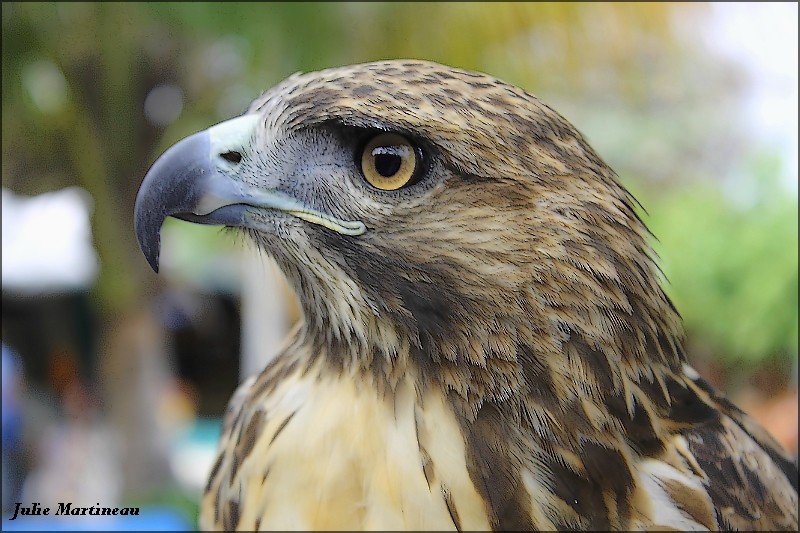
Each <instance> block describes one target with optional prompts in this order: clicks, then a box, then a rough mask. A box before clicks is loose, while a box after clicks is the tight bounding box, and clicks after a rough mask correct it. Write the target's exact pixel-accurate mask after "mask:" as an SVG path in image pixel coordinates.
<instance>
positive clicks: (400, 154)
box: [361, 132, 422, 191]
mask: <svg viewBox="0 0 800 533" xmlns="http://www.w3.org/2000/svg"><path fill="white" fill-rule="evenodd" d="M421 168H422V161H421V157H420V151H419V149H418V148H417V147H416V146H414V145H413V144H412V143H411V141H409V140H408V139H407V138H406V137H404V136H402V135H400V134H397V133H388V132H381V133H378V134H377V135H375V136H374V137H372V138H371V139H370V140H369V141H367V143H366V144H365V145H364V148H363V149H362V150H361V173H362V174H363V175H364V179H366V180H367V182H368V183H369V184H370V185H372V186H373V187H375V188H376V189H380V190H383V191H396V190H397V189H400V188H402V187H407V186H409V185H413V184H414V183H416V182H417V181H419V174H420V169H421Z"/></svg>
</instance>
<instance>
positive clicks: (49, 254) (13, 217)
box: [2, 187, 98, 293]
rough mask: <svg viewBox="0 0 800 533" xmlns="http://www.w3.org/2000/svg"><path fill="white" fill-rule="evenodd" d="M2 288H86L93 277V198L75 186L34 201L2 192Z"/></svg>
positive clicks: (61, 289)
mask: <svg viewBox="0 0 800 533" xmlns="http://www.w3.org/2000/svg"><path fill="white" fill-rule="evenodd" d="M2 194H3V204H2V220H3V223H2V225H3V230H2V231H3V233H2V235H3V243H2V253H3V263H2V264H3V268H2V271H3V272H2V281H3V289H4V290H5V289H11V290H16V291H19V292H32V293H39V292H59V291H64V290H76V289H85V288H88V287H89V286H91V285H92V284H93V283H94V280H95V278H96V277H97V271H98V260H97V254H96V252H95V249H94V246H93V245H92V230H91V226H90V221H89V217H90V214H91V211H92V199H91V196H90V195H89V193H88V192H86V191H85V190H84V189H82V188H80V187H68V188H66V189H62V190H60V191H55V192H49V193H45V194H40V195H38V196H32V197H29V196H19V195H16V194H14V193H13V192H11V191H9V190H8V189H5V188H4V189H3V190H2Z"/></svg>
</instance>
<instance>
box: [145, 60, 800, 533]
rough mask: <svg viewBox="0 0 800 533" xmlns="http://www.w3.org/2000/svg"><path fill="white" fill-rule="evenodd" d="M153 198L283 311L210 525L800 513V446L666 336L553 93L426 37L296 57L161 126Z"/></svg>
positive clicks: (642, 249)
mask: <svg viewBox="0 0 800 533" xmlns="http://www.w3.org/2000/svg"><path fill="white" fill-rule="evenodd" d="M167 216H173V217H177V218H180V219H184V220H188V221H192V222H196V223H200V224H214V225H223V226H228V227H230V228H234V229H233V231H237V232H242V233H244V234H246V235H247V236H248V237H249V238H250V239H252V241H253V242H254V243H255V244H256V245H257V246H258V247H259V248H260V249H262V250H264V251H265V252H267V253H268V254H270V255H271V256H272V257H273V258H274V259H275V260H276V261H277V263H278V265H279V266H280V267H281V269H282V271H283V273H284V274H285V275H286V278H287V279H288V280H289V281H290V283H291V284H292V285H293V287H294V289H295V290H296V291H297V293H298V295H299V299H300V302H301V306H302V309H303V312H304V321H302V322H301V324H299V325H298V326H297V328H296V329H295V330H294V331H293V333H292V334H291V336H290V338H289V339H288V341H287V343H286V344H285V347H284V348H282V350H281V352H280V354H279V355H278V356H277V357H276V358H275V359H274V360H273V361H272V362H271V363H270V364H269V365H268V366H267V367H266V368H265V369H264V370H263V371H262V372H261V373H260V374H258V375H255V376H253V377H251V378H249V379H247V380H246V381H245V382H244V383H243V384H242V385H241V386H240V387H239V389H238V390H237V392H236V393H235V394H234V396H233V398H232V400H231V402H230V405H229V407H228V410H227V412H226V415H225V419H224V423H223V431H222V436H221V440H220V447H219V454H218V457H217V460H216V462H215V464H214V466H213V468H212V470H211V474H210V478H209V480H208V485H207V487H206V490H205V494H204V497H203V500H202V505H201V512H200V524H201V526H202V527H203V528H207V529H225V530H232V529H242V530H258V529H284V530H285V529H304V530H310V529H326V530H333V529H343V530H361V529H382V530H389V529H413V530H433V529H436V530H462V529H466V530H488V529H492V530H535V529H551V530H552V529H559V530H561V529H601V530H610V529H624V530H633V529H675V530H695V529H698V530H699V529H709V530H717V529H760V530H778V529H785V530H796V529H797V524H798V519H797V478H798V471H797V466H796V465H795V464H794V463H793V462H792V460H791V458H790V456H789V455H788V454H787V453H786V452H785V451H783V450H782V449H781V447H780V446H779V445H778V444H777V443H776V441H775V440H774V439H773V438H772V437H771V436H770V435H769V434H768V433H767V432H766V431H765V430H764V429H763V428H761V427H760V426H759V425H758V424H757V423H756V422H755V421H754V420H753V419H751V418H750V417H749V416H748V415H747V414H745V413H744V412H742V411H741V410H739V409H738V408H736V407H735V406H734V405H733V404H731V402H729V401H728V400H726V398H725V397H724V396H723V395H722V394H721V393H720V392H718V391H717V390H715V389H714V388H712V387H711V386H710V385H709V384H708V383H707V382H706V381H704V380H703V379H702V378H701V377H700V376H699V375H698V374H697V372H695V371H694V370H693V369H692V368H691V367H690V366H689V365H688V364H687V362H686V357H685V354H684V348H683V340H682V339H683V333H682V326H681V321H680V317H679V315H678V312H677V311H676V309H675V308H674V307H673V305H672V303H671V302H670V300H669V298H668V297H667V296H666V295H665V294H664V292H663V291H662V289H661V288H660V286H659V275H658V270H657V267H656V265H655V264H654V261H653V259H652V255H653V254H652V252H651V249H650V247H649V244H648V237H649V233H648V230H647V229H646V227H645V225H644V224H643V222H642V221H641V220H640V218H639V217H638V215H637V213H636V209H635V200H634V199H633V198H632V197H631V195H630V194H629V193H628V192H627V191H626V189H625V188H624V187H623V186H622V185H621V184H620V183H619V182H618V181H617V179H616V178H615V175H614V173H613V171H612V170H611V169H610V168H609V167H608V166H607V165H606V164H605V163H604V162H603V161H602V160H601V159H600V157H599V156H598V155H597V154H596V153H595V152H594V150H593V149H592V148H591V147H590V146H589V145H588V144H587V142H586V140H585V139H584V137H582V136H581V134H580V133H578V131H576V129H575V128H574V127H573V126H572V125H571V124H569V123H568V122H567V121H566V120H565V119H564V118H563V117H561V116H560V115H559V114H558V113H556V112H555V111H553V110H552V109H551V108H549V107H548V106H547V105H545V104H544V103H542V102H541V101H539V100H538V99H537V98H535V97H534V96H532V95H530V94H528V93H527V92H525V91H523V90H522V89H520V88H517V87H515V86H512V85H509V84H507V83H504V82H502V81H499V80H497V79H494V78H493V77H490V76H487V75H484V74H479V73H475V72H469V71H465V70H460V69H456V68H450V67H446V66H442V65H439V64H435V63H430V62H424V61H407V60H398V61H381V62H374V63H367V64H361V65H355V66H348V67H343V68H332V69H328V70H322V71H319V72H313V73H307V74H295V75H293V76H291V77H290V78H288V79H287V80H285V81H283V82H282V83H280V84H279V85H277V86H275V87H274V88H272V89H270V90H269V91H267V92H266V93H264V94H263V95H262V96H261V97H259V98H258V99H256V100H255V101H254V102H253V103H252V105H251V106H250V107H249V109H248V111H247V112H246V113H245V114H244V115H242V116H240V117H238V118H235V119H232V120H229V121H226V122H223V123H221V124H218V125H216V126H214V127H211V128H209V129H207V130H205V131H202V132H200V133H197V134H195V135H192V136H190V137H188V138H186V139H184V140H182V141H180V142H179V143H177V144H176V145H175V146H173V147H172V148H170V149H169V150H168V151H167V152H166V153H165V154H164V155H163V156H162V157H161V158H159V159H158V160H157V161H156V163H155V164H154V165H153V167H152V168H151V170H150V171H149V172H148V174H147V175H146V176H145V178H144V181H143V183H142V186H141V189H140V191H139V195H138V197H137V201H136V207H135V220H136V234H137V237H138V239H139V243H140V245H141V248H142V251H143V252H144V255H145V256H146V258H147V260H148V261H149V263H150V265H151V266H152V267H153V268H154V269H155V270H156V271H157V269H158V256H159V248H160V242H159V232H160V227H161V224H162V222H163V221H164V219H165V218H166V217H167Z"/></svg>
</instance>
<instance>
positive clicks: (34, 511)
mask: <svg viewBox="0 0 800 533" xmlns="http://www.w3.org/2000/svg"><path fill="white" fill-rule="evenodd" d="M51 514H52V515H53V516H62V515H66V516H84V515H92V516H95V515H97V516H116V515H138V514H139V508H138V507H103V506H101V505H100V504H99V503H97V504H96V505H91V506H89V507H79V506H77V505H75V504H73V503H71V502H69V503H66V502H59V504H58V507H56V508H55V512H52V513H51V508H50V507H42V504H41V503H39V502H33V503H32V504H31V505H28V506H25V505H22V502H17V505H16V507H15V508H14V516H12V517H11V520H16V519H17V516H42V515H51Z"/></svg>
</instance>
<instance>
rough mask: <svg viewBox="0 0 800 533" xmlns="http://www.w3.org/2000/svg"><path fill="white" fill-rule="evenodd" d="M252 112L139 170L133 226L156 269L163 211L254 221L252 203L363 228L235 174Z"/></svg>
mask: <svg viewBox="0 0 800 533" xmlns="http://www.w3.org/2000/svg"><path fill="white" fill-rule="evenodd" d="M258 119H259V117H258V115H255V114H250V115H243V116H241V117H237V118H234V119H231V120H228V121H226V122H222V123H220V124H217V125H216V126H213V127H211V128H209V129H207V130H204V131H201V132H199V133H195V134H194V135H191V136H189V137H187V138H185V139H183V140H182V141H179V142H178V143H177V144H175V145H173V146H172V147H171V148H169V149H168V150H167V151H166V152H164V154H163V155H162V156H161V157H159V158H158V160H157V161H156V162H155V163H154V164H153V166H152V167H151V168H150V170H149V171H148V172H147V175H145V177H144V180H143V181H142V185H141V187H140V188H139V193H138V194H137V196H136V205H135V207H134V228H135V230H136V238H137V239H138V241H139V246H140V248H141V249H142V253H144V256H145V258H146V259H147V262H148V263H149V264H150V266H151V267H152V268H153V270H154V271H155V272H158V264H159V252H160V249H161V226H162V224H163V223H164V220H165V219H166V218H167V217H168V216H172V217H175V218H179V219H183V220H188V221H190V222H195V223H198V224H211V225H223V226H233V227H254V226H252V225H251V218H250V216H249V212H250V210H252V209H253V208H261V209H274V210H278V211H283V212H286V213H290V214H292V215H294V216H296V217H298V218H301V219H303V220H306V221H308V222H311V223H314V224H319V225H322V226H325V227H327V228H329V229H332V230H334V231H337V232H339V233H343V234H345V235H360V234H362V233H364V232H365V231H366V227H365V226H364V224H363V223H362V222H358V221H342V220H338V219H336V218H334V217H332V216H330V215H328V214H326V213H321V212H319V211H316V210H313V209H310V208H308V207H306V206H304V205H302V204H301V203H300V202H298V201H297V200H296V199H294V198H292V197H291V196H289V195H287V194H284V193H281V192H279V191H275V190H265V189H259V188H255V187H251V186H249V185H246V184H244V183H242V182H241V181H240V180H238V179H236V178H237V172H238V170H239V167H240V165H241V162H242V161H243V160H244V159H245V158H247V157H248V156H249V154H250V152H251V151H252V146H253V142H254V138H255V132H256V128H257V126H258V122H259V120H258Z"/></svg>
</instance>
